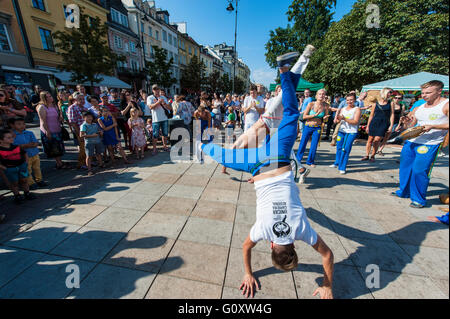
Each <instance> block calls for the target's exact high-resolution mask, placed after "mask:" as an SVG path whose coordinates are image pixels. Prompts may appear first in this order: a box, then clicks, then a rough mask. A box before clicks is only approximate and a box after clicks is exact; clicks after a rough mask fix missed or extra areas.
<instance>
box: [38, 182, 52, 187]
mask: <svg viewBox="0 0 450 319" xmlns="http://www.w3.org/2000/svg"><path fill="white" fill-rule="evenodd" d="M37 185H38V186H39V187H46V186H48V185H49V183H47V182H44V181H40V182H37Z"/></svg>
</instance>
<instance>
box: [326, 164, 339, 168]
mask: <svg viewBox="0 0 450 319" xmlns="http://www.w3.org/2000/svg"><path fill="white" fill-rule="evenodd" d="M328 167H331V168H337V165H334V164H331V165H330V166H328Z"/></svg>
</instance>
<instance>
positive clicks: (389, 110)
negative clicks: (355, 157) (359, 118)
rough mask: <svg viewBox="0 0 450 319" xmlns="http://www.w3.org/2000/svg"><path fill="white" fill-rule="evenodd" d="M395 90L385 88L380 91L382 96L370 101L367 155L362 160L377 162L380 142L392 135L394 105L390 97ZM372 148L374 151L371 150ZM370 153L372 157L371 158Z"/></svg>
mask: <svg viewBox="0 0 450 319" xmlns="http://www.w3.org/2000/svg"><path fill="white" fill-rule="evenodd" d="M393 93H394V91H392V89H390V88H384V89H382V90H381V92H380V98H379V99H376V98H375V99H374V100H373V101H370V103H371V104H372V108H371V111H370V117H369V120H368V122H367V128H366V132H367V135H368V136H369V138H368V139H367V144H366V156H365V157H363V158H362V159H361V161H367V160H370V161H371V162H375V154H376V153H377V151H378V147H379V146H380V142H381V140H382V139H383V138H385V137H386V136H387V134H389V135H390V132H392V128H393V127H394V105H393V103H391V101H390V100H389V98H390V97H391V96H392V94H393ZM371 150H372V153H371V152H370V151H371ZM369 154H371V155H370V158H369Z"/></svg>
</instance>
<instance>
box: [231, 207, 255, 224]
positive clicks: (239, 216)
mask: <svg viewBox="0 0 450 319" xmlns="http://www.w3.org/2000/svg"><path fill="white" fill-rule="evenodd" d="M235 222H236V223H238V224H246V225H253V224H254V223H255V222H256V206H245V205H239V206H237V210H236V221H235Z"/></svg>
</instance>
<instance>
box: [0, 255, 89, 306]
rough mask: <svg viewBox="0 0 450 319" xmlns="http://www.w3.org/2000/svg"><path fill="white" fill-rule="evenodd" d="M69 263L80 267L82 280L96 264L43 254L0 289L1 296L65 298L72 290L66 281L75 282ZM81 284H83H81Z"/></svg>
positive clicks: (73, 272) (11, 297)
mask: <svg viewBox="0 0 450 319" xmlns="http://www.w3.org/2000/svg"><path fill="white" fill-rule="evenodd" d="M69 265H76V266H78V269H79V275H80V277H79V278H80V282H81V281H82V280H83V279H84V278H85V277H86V275H87V274H88V273H89V272H90V271H91V270H92V268H93V267H94V266H95V263H90V262H86V261H82V260H76V259H71V258H64V257H57V256H51V255H42V256H41V258H40V259H39V261H36V262H34V264H33V266H31V267H30V268H28V269H27V270H25V271H24V272H23V273H22V274H20V276H18V277H17V278H15V279H14V280H13V281H11V282H9V283H8V284H7V285H6V286H4V287H3V288H2V289H0V298H4V299H56V298H58V299H60V298H65V297H66V296H67V295H68V294H69V293H70V292H71V290H72V288H67V286H66V282H67V281H68V282H69V283H72V284H73V283H74V281H73V280H71V278H68V276H70V274H75V271H74V270H73V269H71V268H67V267H68V266H69ZM80 285H81V284H80Z"/></svg>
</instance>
